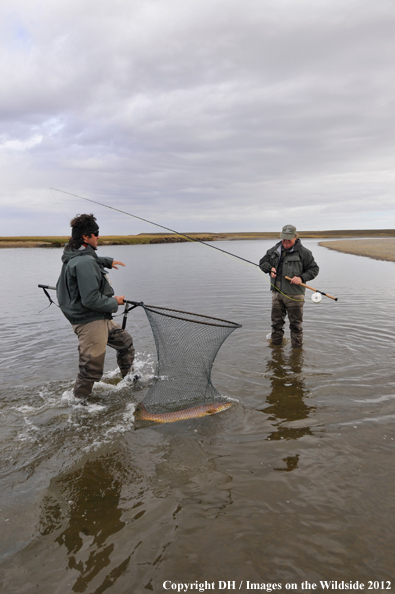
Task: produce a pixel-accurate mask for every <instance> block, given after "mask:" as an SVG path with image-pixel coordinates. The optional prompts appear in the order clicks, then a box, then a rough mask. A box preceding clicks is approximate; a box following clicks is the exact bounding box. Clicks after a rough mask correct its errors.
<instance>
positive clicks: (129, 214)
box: [50, 188, 259, 268]
mask: <svg viewBox="0 0 395 594" xmlns="http://www.w3.org/2000/svg"><path fill="white" fill-rule="evenodd" d="M50 189H51V190H55V191H56V192H62V193H63V194H68V195H69V196H74V197H75V198H81V199H82V200H87V201H88V202H93V204H98V205H99V206H104V207H105V208H109V209H110V210H115V211H116V212H120V213H122V214H125V215H127V216H129V217H133V218H134V219H139V220H140V221H144V223H149V224H150V225H154V226H155V227H160V228H161V229H165V230H166V231H170V232H171V233H174V234H175V235H178V236H179V237H185V238H186V239H188V240H189V241H194V242H195V243H201V244H202V245H205V246H207V247H209V248H212V249H213V250H218V251H219V252H222V253H223V254H227V255H228V256H232V258H237V259H238V260H242V261H243V262H246V263H247V264H252V265H253V266H257V267H258V268H259V265H258V264H256V263H255V262H251V260H246V258H242V257H241V256H236V254H232V253H231V252H227V251H226V250H222V249H221V248H219V247H216V246H214V245H210V244H209V243H206V242H205V241H202V240H201V239H195V238H194V237H190V236H189V235H186V234H185V233H179V232H178V231H175V230H174V229H170V228H169V227H164V225H159V223H154V222H153V221H149V220H148V219H144V218H143V217H138V216H137V215H134V214H132V213H130V212H126V211H125V210H120V209H119V208H115V207H114V206H109V205H108V204H103V203H102V202H98V201H97V200H92V199H91V198H85V197H84V196H78V194H72V193H71V192H65V191H64V190H58V189H57V188H50Z"/></svg>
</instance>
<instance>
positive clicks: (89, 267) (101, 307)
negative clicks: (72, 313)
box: [76, 257, 118, 313]
mask: <svg viewBox="0 0 395 594" xmlns="http://www.w3.org/2000/svg"><path fill="white" fill-rule="evenodd" d="M109 259H110V260H112V259H111V258H109ZM76 274H77V282H78V289H79V292H80V296H81V303H82V305H83V306H84V307H86V308H87V309H92V310H93V311H100V312H104V313H115V312H116V311H118V302H117V300H116V299H114V298H113V297H106V296H105V295H103V294H102V293H100V286H101V283H102V275H103V272H102V271H101V269H100V266H99V265H98V264H97V263H96V262H95V261H94V259H93V258H90V257H85V258H81V262H79V264H78V266H77V267H76Z"/></svg>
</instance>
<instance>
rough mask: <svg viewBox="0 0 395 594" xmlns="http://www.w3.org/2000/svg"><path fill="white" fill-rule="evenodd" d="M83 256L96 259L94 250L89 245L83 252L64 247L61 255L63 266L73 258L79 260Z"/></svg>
mask: <svg viewBox="0 0 395 594" xmlns="http://www.w3.org/2000/svg"><path fill="white" fill-rule="evenodd" d="M83 256H93V257H94V258H97V255H96V252H95V250H94V249H93V247H91V246H90V245H88V246H87V247H86V248H85V249H83V250H73V249H70V248H67V247H66V248H65V250H64V252H63V255H62V262H63V264H67V262H70V260H72V259H73V258H81V257H83Z"/></svg>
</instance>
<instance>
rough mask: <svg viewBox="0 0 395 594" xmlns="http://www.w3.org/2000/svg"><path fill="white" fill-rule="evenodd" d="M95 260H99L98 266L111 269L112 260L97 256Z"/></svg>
mask: <svg viewBox="0 0 395 594" xmlns="http://www.w3.org/2000/svg"><path fill="white" fill-rule="evenodd" d="M97 259H98V260H99V262H100V264H101V265H102V266H104V268H112V263H113V262H114V258H107V257H106V256H98V257H97Z"/></svg>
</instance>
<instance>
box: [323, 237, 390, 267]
mask: <svg viewBox="0 0 395 594" xmlns="http://www.w3.org/2000/svg"><path fill="white" fill-rule="evenodd" d="M319 245H320V246H322V247H326V248H328V249H330V250H336V251H337V252H343V253H345V254H353V255H354V256H365V257H367V258H373V259H375V260H387V261H389V262H395V237H385V238H384V237H381V238H375V239H367V240H364V239H343V240H340V241H320V243H319Z"/></svg>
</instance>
